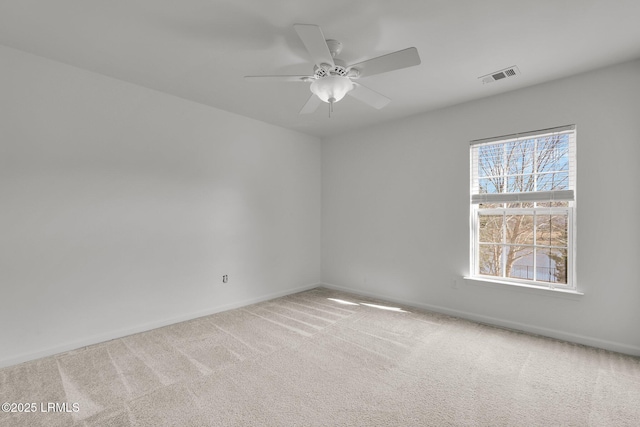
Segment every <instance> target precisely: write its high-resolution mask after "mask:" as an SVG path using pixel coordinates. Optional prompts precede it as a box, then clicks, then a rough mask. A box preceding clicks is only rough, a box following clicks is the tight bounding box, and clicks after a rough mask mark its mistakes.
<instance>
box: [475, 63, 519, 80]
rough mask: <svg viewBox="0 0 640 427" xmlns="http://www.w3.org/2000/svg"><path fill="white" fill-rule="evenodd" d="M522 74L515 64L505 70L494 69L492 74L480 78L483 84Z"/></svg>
mask: <svg viewBox="0 0 640 427" xmlns="http://www.w3.org/2000/svg"><path fill="white" fill-rule="evenodd" d="M519 74H520V70H518V67H516V66H515V65H514V66H513V67H508V68H505V69H504V70H500V71H494V72H493V73H491V74H487V75H486V76H482V77H478V80H480V81H481V82H482V84H487V83H492V82H495V81H497V80H502V79H506V78H508V77H515V76H517V75H519Z"/></svg>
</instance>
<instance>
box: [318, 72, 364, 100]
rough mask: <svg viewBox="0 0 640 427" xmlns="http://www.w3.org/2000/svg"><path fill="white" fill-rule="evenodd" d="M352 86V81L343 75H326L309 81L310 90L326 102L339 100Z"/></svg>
mask: <svg viewBox="0 0 640 427" xmlns="http://www.w3.org/2000/svg"><path fill="white" fill-rule="evenodd" d="M353 88H354V85H353V82H352V81H351V80H350V79H349V78H348V77H343V76H327V77H323V78H321V79H317V80H316V81H314V82H313V83H311V92H312V93H314V94H315V95H316V96H317V97H318V98H320V99H321V100H322V101H323V102H326V103H332V102H338V101H340V100H341V99H342V98H344V96H345V95H346V94H347V93H348V92H349V91H351V90H353Z"/></svg>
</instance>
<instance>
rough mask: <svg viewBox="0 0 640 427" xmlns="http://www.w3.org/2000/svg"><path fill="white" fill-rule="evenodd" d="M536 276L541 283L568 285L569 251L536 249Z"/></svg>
mask: <svg viewBox="0 0 640 427" xmlns="http://www.w3.org/2000/svg"><path fill="white" fill-rule="evenodd" d="M536 276H537V280H538V281H540V282H550V283H562V284H566V283H567V250H566V249H555V248H553V249H546V248H539V249H536Z"/></svg>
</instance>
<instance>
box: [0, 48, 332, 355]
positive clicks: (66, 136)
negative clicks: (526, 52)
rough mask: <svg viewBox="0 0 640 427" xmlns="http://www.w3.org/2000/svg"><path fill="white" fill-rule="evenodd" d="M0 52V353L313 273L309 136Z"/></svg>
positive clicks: (54, 344) (48, 348)
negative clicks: (227, 279)
mask: <svg viewBox="0 0 640 427" xmlns="http://www.w3.org/2000/svg"><path fill="white" fill-rule="evenodd" d="M0 63H1V64H2V66H1V67H0V94H2V95H1V98H0V204H1V207H0V293H1V295H0V325H2V327H1V328H0V366H4V365H9V364H13V363H17V362H20V361H23V360H27V359H30V358H34V357H38V356H43V355H46V354H52V353H55V352H58V351H61V350H66V349H70V348H75V347H78V346H80V345H86V344H88V343H92V342H97V341H102V340H105V339H109V338H113V337H116V336H121V335H124V334H127V333H131V332H135V331H139V330H144V329H147V328H151V327H154V326H158V325H161V324H165V323H170V322H172V321H175V320H181V319H186V318H190V317H195V316H198V315H203V314H206V313H210V312H215V311H217V310H220V309H223V308H230V307H233V306H238V305H242V304H245V303H247V302H250V301H257V300H260V299H264V298H269V297H273V296H277V295H282V294H286V293H290V292H293V291H294V290H296V289H300V288H303V287H308V286H311V285H314V284H317V283H318V282H319V280H320V225H321V223H320V159H321V148H320V141H319V139H317V138H314V137H310V136H306V135H303V134H300V133H296V132H293V131H289V130H285V129H281V128H278V127H275V126H271V125H267V124H265V123H261V122H257V121H254V120H250V119H247V118H244V117H240V116H237V115H233V114H229V113H226V112H223V111H220V110H216V109H212V108H209V107H206V106H203V105H199V104H195V103H192V102H189V101H185V100H183V99H179V98H175V97H172V96H169V95H166V94H161V93H158V92H155V91H152V90H148V89H145V88H142V87H138V86H135V85H131V84H128V83H124V82H122V81H118V80H114V79H110V78H107V77H104V76H100V75H97V74H93V73H90V72H87V71H83V70H80V69H77V68H73V67H69V66H66V65H63V64H60V63H56V62H52V61H49V60H46V59H43V58H39V57H36V56H32V55H28V54H25V53H22V52H19V51H16V50H12V49H8V48H4V47H0ZM223 274H228V275H229V279H230V280H229V283H228V284H226V285H223V284H222V283H221V279H222V275H223Z"/></svg>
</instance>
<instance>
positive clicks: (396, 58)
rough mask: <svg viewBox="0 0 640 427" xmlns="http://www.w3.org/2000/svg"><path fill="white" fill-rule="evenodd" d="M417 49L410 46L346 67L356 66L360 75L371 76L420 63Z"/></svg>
mask: <svg viewBox="0 0 640 427" xmlns="http://www.w3.org/2000/svg"><path fill="white" fill-rule="evenodd" d="M420 62H421V61H420V55H418V49H416V48H415V47H410V48H407V49H404V50H399V51H397V52H393V53H389V54H387V55H382V56H378V57H377V58H373V59H368V60H366V61H362V62H358V63H357V64H353V65H350V66H349V67H348V68H351V67H353V68H356V69H357V70H358V71H360V77H367V76H373V75H375V74H381V73H386V72H387V71H393V70H399V69H401V68H407V67H413V66H414V65H419V64H420Z"/></svg>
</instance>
